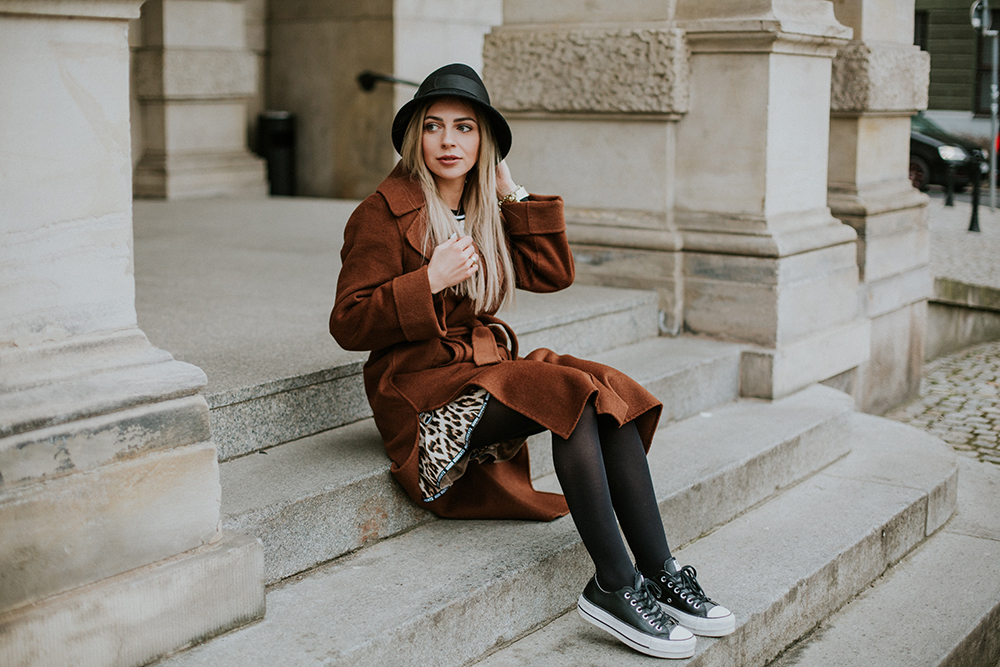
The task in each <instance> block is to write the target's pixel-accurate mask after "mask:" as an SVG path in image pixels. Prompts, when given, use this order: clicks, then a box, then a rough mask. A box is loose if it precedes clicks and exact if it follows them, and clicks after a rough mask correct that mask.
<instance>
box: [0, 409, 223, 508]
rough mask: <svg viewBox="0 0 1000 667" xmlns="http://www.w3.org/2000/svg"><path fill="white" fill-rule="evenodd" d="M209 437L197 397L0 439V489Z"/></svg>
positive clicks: (9, 488)
mask: <svg viewBox="0 0 1000 667" xmlns="http://www.w3.org/2000/svg"><path fill="white" fill-rule="evenodd" d="M210 437H211V433H210V431H209V426H208V406H207V405H206V403H205V399H204V398H202V397H201V396H189V397H186V398H180V399H176V400H172V401H164V402H160V403H153V404H150V405H143V406H140V407H137V408H133V409H130V410H122V411H120V412H114V413H112V414H109V415H102V416H99V417H92V418H90V419H83V420H80V421H74V422H69V423H65V424H59V425H57V426H50V427H48V428H42V429H36V430H31V431H27V432H23V433H18V434H16V435H12V436H9V437H6V438H0V492H8V491H10V490H11V489H14V488H16V487H19V486H25V485H27V484H31V483H33V482H37V481H42V480H47V479H53V478H55V477H62V476H65V475H69V474H72V473H78V472H83V471H87V470H93V469H94V468H97V467H99V466H102V465H106V464H109V463H114V462H116V461H124V460H128V459H133V458H136V457H139V456H143V455H145V454H147V453H149V452H152V451H154V450H162V449H168V448H171V447H176V446H182V445H189V444H193V443H196V442H204V441H206V440H208V439H209V438H210Z"/></svg>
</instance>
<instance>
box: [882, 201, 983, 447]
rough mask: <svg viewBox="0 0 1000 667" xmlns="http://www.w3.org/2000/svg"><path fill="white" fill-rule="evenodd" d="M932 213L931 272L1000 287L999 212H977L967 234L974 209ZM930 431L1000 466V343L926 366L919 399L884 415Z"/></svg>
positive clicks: (937, 205) (935, 205) (939, 205)
mask: <svg viewBox="0 0 1000 667" xmlns="http://www.w3.org/2000/svg"><path fill="white" fill-rule="evenodd" d="M943 202H944V200H943V197H939V196H935V195H934V194H933V193H932V199H931V203H930V207H929V209H928V217H929V226H930V231H931V273H932V274H933V275H934V276H935V277H944V278H950V279H952V280H956V281H960V282H965V283H969V284H973V285H983V286H987V287H994V288H997V289H1000V209H998V210H997V211H995V212H991V211H990V210H989V207H981V208H980V211H979V216H980V217H979V226H980V230H981V231H980V233H979V234H976V233H970V232H968V231H967V230H968V227H969V218H970V215H971V207H970V206H969V204H967V203H964V202H960V201H957V202H956V203H955V206H954V207H953V208H949V207H945V206H944V203H943ZM886 416H887V417H890V418H892V419H896V420H898V421H902V422H906V423H909V424H912V425H913V426H917V427H919V428H922V429H925V430H927V431H930V432H931V433H933V434H934V435H936V436H938V437H940V438H941V439H942V440H944V441H945V442H948V443H950V444H951V445H952V446H953V447H954V448H955V449H956V450H957V451H958V452H960V453H961V454H964V455H966V456H969V457H972V458H978V459H980V460H982V461H989V462H991V463H995V464H997V465H1000V445H998V442H1000V342H993V343H984V344H982V345H977V346H975V347H972V348H969V349H967V350H963V351H961V352H956V353H954V354H951V355H949V356H946V357H941V358H939V359H935V360H934V361H931V362H929V363H928V364H926V365H925V366H924V377H923V380H922V381H921V384H920V398H919V399H917V400H916V401H914V402H913V403H911V404H909V405H907V406H903V407H901V408H898V409H896V410H894V411H892V412H890V413H889V414H887V415H886Z"/></svg>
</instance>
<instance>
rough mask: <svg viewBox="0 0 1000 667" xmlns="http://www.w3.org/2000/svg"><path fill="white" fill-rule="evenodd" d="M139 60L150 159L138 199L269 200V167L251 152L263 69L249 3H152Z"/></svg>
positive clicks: (137, 184)
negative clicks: (250, 115)
mask: <svg viewBox="0 0 1000 667" xmlns="http://www.w3.org/2000/svg"><path fill="white" fill-rule="evenodd" d="M140 26H141V31H142V34H141V44H142V46H141V47H140V48H139V49H138V50H137V51H136V53H135V70H136V71H135V82H136V84H135V85H136V95H137V97H138V98H139V100H140V103H141V106H142V121H141V122H142V130H143V145H142V149H143V153H142V157H141V158H140V160H139V164H138V166H137V167H136V170H135V181H134V184H133V187H134V192H135V195H136V196H137V197H165V198H168V199H174V198H184V197H205V196H217V195H240V196H246V195H249V196H262V195H264V194H266V192H267V185H266V175H265V166H264V163H263V161H262V160H260V159H259V158H257V157H255V156H254V155H252V154H251V153H250V152H249V151H248V150H247V111H246V106H247V100H248V99H249V98H250V97H251V96H252V95H253V94H254V91H255V87H256V76H257V62H256V57H255V55H254V53H253V52H251V51H250V50H248V48H247V25H246V20H245V15H244V4H243V0H148V1H147V2H146V3H145V4H143V6H142V20H141V21H140Z"/></svg>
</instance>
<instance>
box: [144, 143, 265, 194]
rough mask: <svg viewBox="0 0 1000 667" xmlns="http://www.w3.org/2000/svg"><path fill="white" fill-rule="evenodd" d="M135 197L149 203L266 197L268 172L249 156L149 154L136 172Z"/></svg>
mask: <svg viewBox="0 0 1000 667" xmlns="http://www.w3.org/2000/svg"><path fill="white" fill-rule="evenodd" d="M132 193H133V195H134V196H135V197H139V198H150V199H194V198H198V197H264V196H267V193H268V186H267V168H266V165H265V164H264V161H263V160H261V159H260V158H258V157H255V156H253V155H251V154H250V153H249V152H236V153H207V154H180V155H170V156H165V155H162V154H159V155H158V154H146V155H144V156H143V157H142V159H141V160H140V161H139V164H138V165H137V166H136V168H135V176H134V178H133V181H132Z"/></svg>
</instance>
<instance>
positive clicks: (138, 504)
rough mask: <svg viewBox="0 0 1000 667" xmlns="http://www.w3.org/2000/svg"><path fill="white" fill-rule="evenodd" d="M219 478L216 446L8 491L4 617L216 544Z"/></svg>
mask: <svg viewBox="0 0 1000 667" xmlns="http://www.w3.org/2000/svg"><path fill="white" fill-rule="evenodd" d="M218 475H219V473H218V463H217V461H216V452H215V446H214V445H213V444H212V443H210V442H208V443H202V444H196V445H190V446H186V447H176V448H173V449H171V450H169V451H162V452H153V453H149V454H147V455H145V456H141V457H139V458H137V459H135V460H132V461H125V462H121V463H112V464H109V465H104V466H101V467H99V468H96V469H93V470H90V471H86V472H81V473H76V474H71V475H67V476H65V477H60V478H58V479H53V480H50V481H44V482H39V483H36V484H33V485H30V486H26V487H22V488H15V489H11V490H10V491H4V492H3V494H2V495H0V525H3V526H4V539H3V542H2V543H0V561H2V562H3V563H4V564H5V566H4V568H3V570H2V571H0V609H10V608H12V607H15V606H20V605H24V604H28V603H31V602H35V601H37V600H40V599H42V598H44V597H47V596H49V595H53V594H55V593H59V592H62V591H66V590H69V589H72V588H75V587H77V586H81V585H83V584H87V583H92V582H95V581H99V580H101V579H104V578H106V577H110V576H114V575H116V574H119V573H121V572H125V571H126V570H131V569H133V568H137V567H142V566H144V565H147V564H149V563H152V562H155V561H158V560H161V559H163V558H168V557H170V556H173V555H174V554H177V553H180V552H182V551H187V550H189V549H193V548H196V547H199V546H201V545H203V544H206V543H208V542H210V541H212V540H214V539H216V537H217V534H216V531H217V530H218V521H219V497H220V487H219V477H218Z"/></svg>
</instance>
